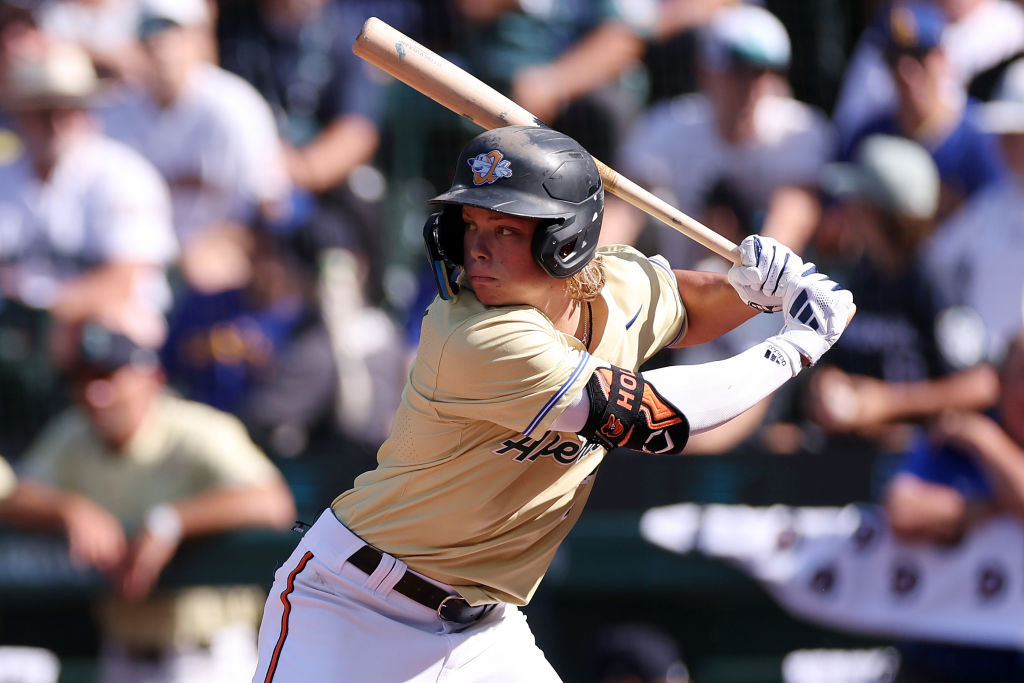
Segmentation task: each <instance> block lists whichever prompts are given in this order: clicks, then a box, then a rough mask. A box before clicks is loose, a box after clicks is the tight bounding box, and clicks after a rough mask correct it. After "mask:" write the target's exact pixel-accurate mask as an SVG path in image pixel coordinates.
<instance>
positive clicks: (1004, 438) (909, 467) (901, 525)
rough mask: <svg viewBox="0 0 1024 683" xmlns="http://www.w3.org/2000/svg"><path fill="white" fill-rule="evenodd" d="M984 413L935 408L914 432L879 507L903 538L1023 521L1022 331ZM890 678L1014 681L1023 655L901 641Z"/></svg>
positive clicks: (953, 535)
mask: <svg viewBox="0 0 1024 683" xmlns="http://www.w3.org/2000/svg"><path fill="white" fill-rule="evenodd" d="M999 379H1000V391H999V400H998V403H997V405H996V409H995V410H994V411H993V413H992V414H991V415H985V414H981V413H977V412H972V411H954V412H949V413H945V414H943V415H942V416H941V417H939V419H937V420H936V421H935V422H934V424H933V425H932V426H931V428H930V429H928V430H927V433H926V434H925V433H922V434H921V435H920V436H919V438H918V439H917V440H916V442H915V443H914V447H913V448H912V449H911V450H910V451H909V452H908V453H907V454H906V456H904V459H903V462H902V463H901V465H900V467H899V470H898V473H897V474H896V475H895V476H894V477H893V479H892V480H891V481H890V482H889V485H888V490H887V493H886V499H885V508H886V512H887V513H888V516H889V522H890V525H891V527H892V530H893V532H894V533H895V534H896V535H897V536H898V537H899V538H902V539H904V540H907V541H912V542H913V541H917V542H921V541H924V542H929V543H938V544H950V543H956V542H957V541H959V539H960V538H961V537H962V536H963V535H964V534H965V533H966V532H967V531H968V530H969V529H970V528H971V527H972V526H974V525H976V524H978V523H979V522H981V521H983V520H985V519H987V518H988V517H990V516H991V515H995V514H1004V515H1010V516H1013V517H1016V518H1018V519H1021V520H1024V334H1018V335H1017V337H1016V338H1015V339H1014V340H1013V342H1012V343H1011V345H1010V347H1009V350H1008V351H1007V354H1006V358H1005V362H1004V363H1003V365H1002V369H1001V372H1000V375H999ZM900 660H901V664H900V672H899V675H898V676H897V679H896V680H897V681H965V682H966V681H970V682H971V683H977V682H983V681H992V682H995V681H1011V680H1012V681H1016V680H1021V679H1022V678H1024V654H1022V653H1021V652H1019V651H1003V650H986V649H982V648H968V647H953V646H950V645H938V644H924V643H906V644H903V645H902V646H901V648H900Z"/></svg>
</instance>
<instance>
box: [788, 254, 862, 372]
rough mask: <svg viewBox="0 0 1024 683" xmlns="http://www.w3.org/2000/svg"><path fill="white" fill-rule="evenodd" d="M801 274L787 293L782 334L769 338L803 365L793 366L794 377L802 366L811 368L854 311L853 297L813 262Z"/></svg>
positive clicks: (831, 343) (833, 341) (829, 346)
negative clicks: (784, 347)
mask: <svg viewBox="0 0 1024 683" xmlns="http://www.w3.org/2000/svg"><path fill="white" fill-rule="evenodd" d="M804 273H805V274H804V275H802V276H800V277H799V278H797V279H796V280H795V281H794V282H793V283H792V285H791V286H790V287H789V289H788V290H787V292H786V296H785V299H784V301H783V311H784V312H785V316H786V322H785V325H783V327H782V332H781V333H780V334H779V335H778V336H776V337H773V338H772V341H774V342H776V343H777V344H778V345H780V346H787V347H789V348H788V349H787V350H794V351H795V352H796V353H798V354H799V355H800V357H801V359H802V362H801V363H799V364H798V363H793V364H792V366H793V374H794V376H795V375H796V373H797V372H799V370H800V368H801V367H802V366H804V365H814V364H815V363H817V362H818V360H820V359H821V357H822V356H823V355H824V354H825V352H826V351H828V350H829V349H830V348H832V345H833V344H835V343H836V340H837V339H839V335H841V334H842V333H843V330H845V329H846V326H847V325H848V324H849V322H850V320H851V319H852V318H853V314H854V312H855V311H856V310H857V308H856V306H854V304H853V294H851V293H850V291H849V290H846V289H843V288H842V287H840V286H839V285H837V284H836V283H835V282H833V281H832V280H830V279H829V278H828V276H827V275H825V274H824V273H819V272H817V269H816V268H815V267H814V264H813V263H807V264H805V265H804ZM787 355H791V356H792V354H787ZM791 360H794V361H795V360H797V359H796V358H795V357H791Z"/></svg>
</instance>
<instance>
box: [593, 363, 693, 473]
mask: <svg viewBox="0 0 1024 683" xmlns="http://www.w3.org/2000/svg"><path fill="white" fill-rule="evenodd" d="M587 397H588V398H589V399H590V413H589V415H588V417H587V422H586V424H584V425H583V429H581V430H580V431H579V434H580V436H583V437H585V438H586V439H588V440H590V441H596V442H597V443H599V444H601V445H602V446H604V447H605V448H609V449H611V448H628V449H629V450H632V451H639V452H641V453H652V454H653V453H658V454H661V453H664V454H675V453H681V452H682V450H683V447H684V446H686V440H687V439H688V438H689V436H690V423H689V422H688V421H687V419H686V416H685V415H683V414H682V412H680V411H679V409H678V408H676V407H675V406H674V405H672V404H671V403H670V402H669V401H667V400H666V399H665V398H664V397H663V396H662V395H661V394H659V393H658V392H657V391H656V390H655V389H654V387H653V386H652V385H651V384H650V383H649V382H647V381H646V380H644V378H643V375H640V374H638V373H635V372H630V371H629V370H625V369H623V368H617V367H614V366H612V367H610V368H598V369H597V370H595V371H594V374H593V376H591V378H590V381H589V382H587Z"/></svg>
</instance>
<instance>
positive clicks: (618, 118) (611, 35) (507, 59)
mask: <svg viewBox="0 0 1024 683" xmlns="http://www.w3.org/2000/svg"><path fill="white" fill-rule="evenodd" d="M451 6H452V8H453V9H454V15H455V18H456V21H462V22H464V25H463V27H462V30H459V31H457V38H458V41H461V42H458V44H457V45H456V49H457V50H458V52H459V53H460V54H461V55H462V56H463V57H464V58H465V59H466V62H467V65H468V68H469V70H470V71H471V72H472V73H473V74H475V75H476V76H478V77H479V78H481V79H482V80H484V81H485V82H487V83H488V84H490V85H492V86H493V87H495V88H497V89H498V90H500V91H502V92H504V93H506V94H508V95H509V96H510V97H511V98H512V99H513V100H515V101H516V102H518V103H519V104H520V105H522V106H523V107H525V108H526V109H527V110H528V111H530V112H532V113H533V114H534V115H535V116H537V117H538V118H539V119H541V120H542V121H544V122H546V123H548V124H549V125H551V126H552V127H553V128H556V129H558V130H561V131H563V132H565V133H566V134H567V135H570V136H572V137H573V138H575V139H576V140H578V141H579V142H580V144H582V145H583V146H584V147H586V148H587V150H588V151H589V152H590V153H591V154H593V155H594V156H596V157H597V158H599V159H610V158H611V156H612V154H613V153H614V151H615V149H616V146H617V144H618V142H619V141H620V140H621V139H622V136H623V134H624V133H625V130H626V127H627V126H628V125H629V123H630V122H631V121H632V119H633V118H634V117H635V115H636V114H637V113H638V112H639V111H640V108H641V107H642V105H643V101H644V98H645V97H646V86H645V85H644V78H643V70H642V68H641V66H640V60H641V58H642V57H643V54H644V49H645V40H646V39H647V38H648V37H649V36H650V34H651V32H652V31H653V28H654V26H653V25H654V19H655V12H656V2H654V1H653V0H635V1H634V2H629V3H624V2H606V1H601V2H590V1H584V0H554V1H553V2H544V3H520V2H516V1H515V0H484V1H481V0H451Z"/></svg>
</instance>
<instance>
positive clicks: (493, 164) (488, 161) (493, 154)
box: [466, 149, 512, 185]
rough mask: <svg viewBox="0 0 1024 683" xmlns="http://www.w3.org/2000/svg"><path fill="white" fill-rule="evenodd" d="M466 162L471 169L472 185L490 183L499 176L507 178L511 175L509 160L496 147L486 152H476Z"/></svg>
mask: <svg viewBox="0 0 1024 683" xmlns="http://www.w3.org/2000/svg"><path fill="white" fill-rule="evenodd" d="M466 162H467V163H468V164H469V167H470V168H471V169H473V184H474V185H490V184H491V183H493V182H494V181H496V180H498V179H499V178H508V177H510V176H511V175H512V164H511V162H509V160H508V159H505V158H504V157H503V156H502V154H501V152H499V151H498V150H496V149H492V150H491V151H490V152H487V153H486V154H477V155H476V156H475V157H473V158H472V159H467V160H466Z"/></svg>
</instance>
